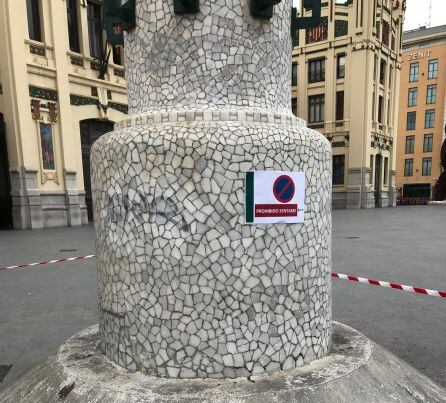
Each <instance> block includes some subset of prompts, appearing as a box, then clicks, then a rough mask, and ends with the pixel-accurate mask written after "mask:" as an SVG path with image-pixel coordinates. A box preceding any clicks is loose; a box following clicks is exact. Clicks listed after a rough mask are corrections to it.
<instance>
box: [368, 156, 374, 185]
mask: <svg viewBox="0 0 446 403" xmlns="http://www.w3.org/2000/svg"><path fill="white" fill-rule="evenodd" d="M374 161H375V156H374V155H373V154H372V155H370V180H369V183H370V184H371V185H373V165H374Z"/></svg>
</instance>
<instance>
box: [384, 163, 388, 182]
mask: <svg viewBox="0 0 446 403" xmlns="http://www.w3.org/2000/svg"><path fill="white" fill-rule="evenodd" d="M388 175H389V159H388V158H387V157H386V158H384V186H387V177H388Z"/></svg>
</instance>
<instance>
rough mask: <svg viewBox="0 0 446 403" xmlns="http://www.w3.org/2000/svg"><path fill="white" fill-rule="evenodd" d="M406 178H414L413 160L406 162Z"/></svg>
mask: <svg viewBox="0 0 446 403" xmlns="http://www.w3.org/2000/svg"><path fill="white" fill-rule="evenodd" d="M404 176H413V158H409V159H406V160H405V161H404Z"/></svg>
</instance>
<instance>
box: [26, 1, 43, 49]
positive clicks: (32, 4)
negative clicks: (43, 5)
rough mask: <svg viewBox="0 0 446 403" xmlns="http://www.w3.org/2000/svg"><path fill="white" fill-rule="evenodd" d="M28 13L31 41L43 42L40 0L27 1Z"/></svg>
mask: <svg viewBox="0 0 446 403" xmlns="http://www.w3.org/2000/svg"><path fill="white" fill-rule="evenodd" d="M26 12H27V14H28V32H29V39H32V40H33V41H39V42H42V25H41V21H40V0H26Z"/></svg>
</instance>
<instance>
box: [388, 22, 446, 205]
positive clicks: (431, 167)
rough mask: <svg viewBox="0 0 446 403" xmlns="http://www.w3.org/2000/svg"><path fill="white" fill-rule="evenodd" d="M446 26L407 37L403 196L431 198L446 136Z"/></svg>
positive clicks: (399, 180)
mask: <svg viewBox="0 0 446 403" xmlns="http://www.w3.org/2000/svg"><path fill="white" fill-rule="evenodd" d="M445 88H446V25H443V26H439V27H433V28H427V29H426V28H425V27H422V28H420V29H416V30H413V31H409V32H405V33H404V36H403V58H402V69H401V87H400V110H399V125H398V128H399V129H398V148H397V177H396V184H397V187H398V192H399V195H400V197H402V198H403V200H404V199H407V198H409V199H412V198H421V199H430V198H431V197H432V193H433V189H434V187H435V184H436V182H437V180H438V178H439V176H440V174H441V172H442V167H441V161H440V155H441V147H442V144H443V142H444V140H445V132H446V109H445V108H446V103H445Z"/></svg>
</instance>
